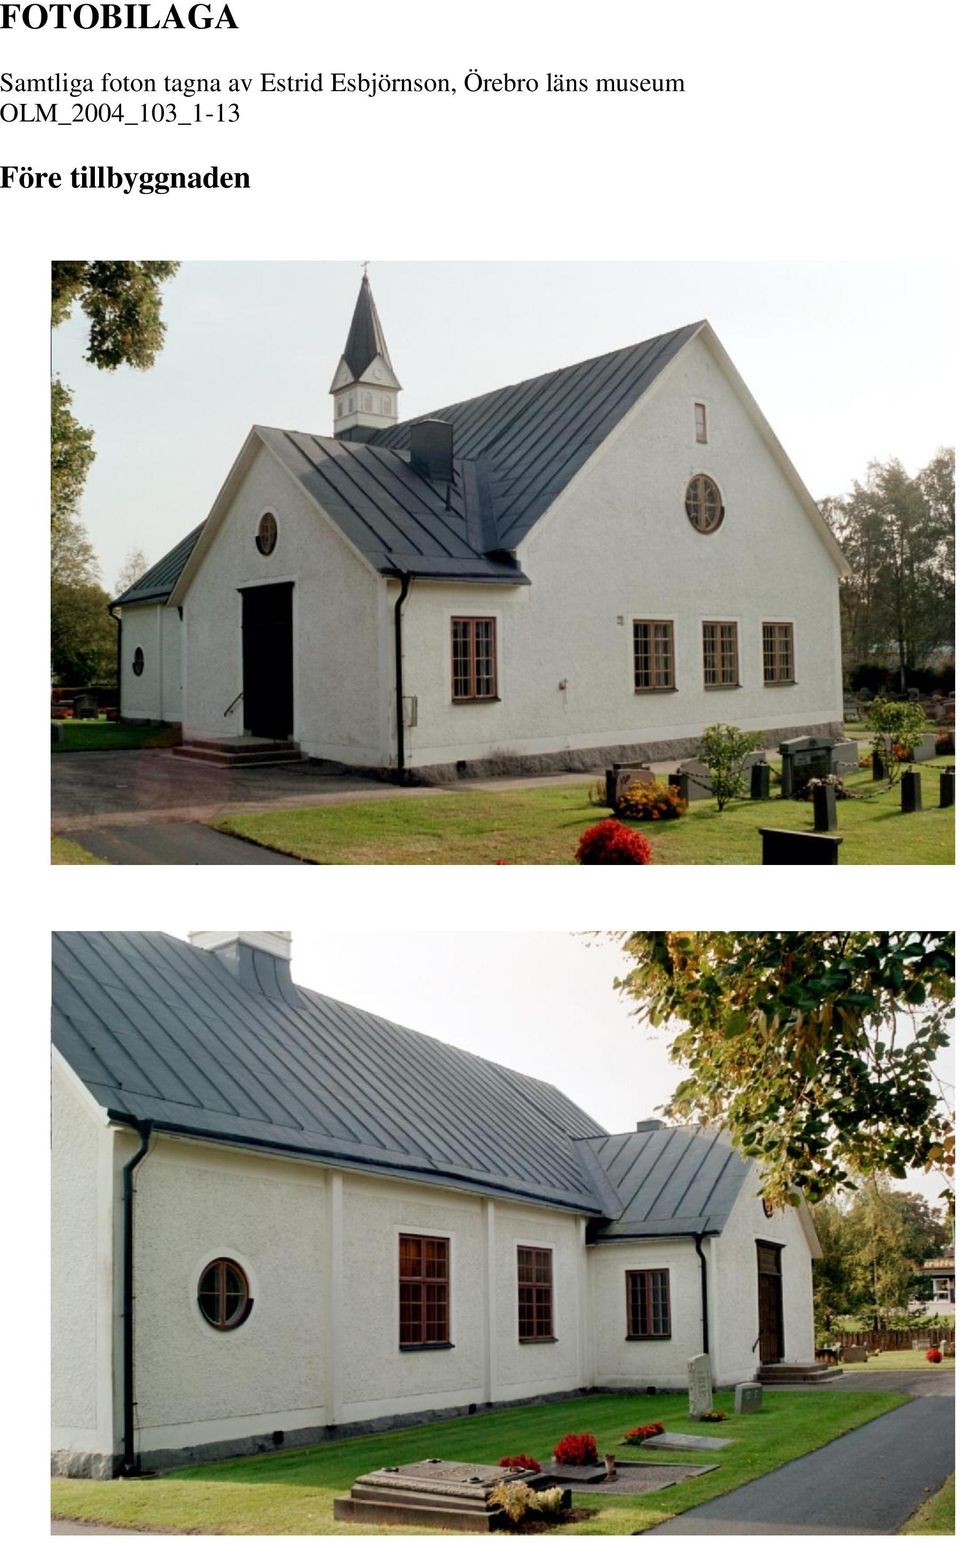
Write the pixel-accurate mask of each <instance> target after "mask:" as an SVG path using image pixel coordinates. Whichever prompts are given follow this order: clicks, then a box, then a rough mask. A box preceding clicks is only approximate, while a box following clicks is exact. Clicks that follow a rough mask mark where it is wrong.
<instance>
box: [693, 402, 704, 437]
mask: <svg viewBox="0 0 960 1544" xmlns="http://www.w3.org/2000/svg"><path fill="white" fill-rule="evenodd" d="M693 433H694V438H695V440H696V442H697V444H698V445H706V443H707V404H706V403H705V402H695V403H694V404H693Z"/></svg>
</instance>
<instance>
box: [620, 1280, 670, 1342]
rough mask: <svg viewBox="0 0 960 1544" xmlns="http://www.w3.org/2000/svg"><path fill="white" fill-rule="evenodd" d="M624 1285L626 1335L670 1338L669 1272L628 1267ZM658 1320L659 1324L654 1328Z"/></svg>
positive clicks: (650, 1338)
mask: <svg viewBox="0 0 960 1544" xmlns="http://www.w3.org/2000/svg"><path fill="white" fill-rule="evenodd" d="M626 1289H627V1339H628V1340H669V1339H670V1336H671V1333H672V1323H671V1313H670V1272H669V1271H668V1270H662V1269H657V1270H642V1271H627V1272H626ZM658 1289H659V1295H658ZM658 1309H659V1312H658ZM658 1322H659V1325H660V1327H659V1328H655V1326H656V1325H657V1323H658ZM644 1325H646V1328H644Z"/></svg>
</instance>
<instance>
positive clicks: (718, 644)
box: [700, 619, 740, 692]
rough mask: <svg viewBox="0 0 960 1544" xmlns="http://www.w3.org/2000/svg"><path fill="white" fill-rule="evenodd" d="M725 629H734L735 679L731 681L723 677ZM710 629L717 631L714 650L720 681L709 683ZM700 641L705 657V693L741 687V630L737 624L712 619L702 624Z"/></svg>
mask: <svg viewBox="0 0 960 1544" xmlns="http://www.w3.org/2000/svg"><path fill="white" fill-rule="evenodd" d="M725 627H730V628H732V629H733V679H732V680H729V681H728V680H725V679H724V675H723V660H724V654H723V629H724V628H725ZM708 628H710V629H714V630H715V635H714V643H713V648H714V659H715V661H716V664H715V667H714V668H715V670H716V671H717V675H718V679H717V680H715V681H708V680H707V629H708ZM700 641H701V654H702V657H703V689H704V691H707V692H722V691H730V690H732V688H733V687H735V686H739V685H740V628H739V626H738V624H737V623H736V622H732V621H720V620H713V619H711V620H710V621H707V622H702V623H701V624H700Z"/></svg>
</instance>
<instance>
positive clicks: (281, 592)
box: [240, 583, 293, 740]
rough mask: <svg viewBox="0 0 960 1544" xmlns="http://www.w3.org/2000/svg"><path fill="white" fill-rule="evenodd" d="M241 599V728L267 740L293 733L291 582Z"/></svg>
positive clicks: (266, 587) (256, 587) (266, 586)
mask: <svg viewBox="0 0 960 1544" xmlns="http://www.w3.org/2000/svg"><path fill="white" fill-rule="evenodd" d="M240 594H241V596H242V598H243V727H244V730H245V732H246V733H247V734H250V735H256V736H257V737H258V738H260V739H264V740H289V738H290V736H291V735H292V734H293V584H292V583H291V584H262V585H254V587H253V588H252V589H249V590H241V591H240Z"/></svg>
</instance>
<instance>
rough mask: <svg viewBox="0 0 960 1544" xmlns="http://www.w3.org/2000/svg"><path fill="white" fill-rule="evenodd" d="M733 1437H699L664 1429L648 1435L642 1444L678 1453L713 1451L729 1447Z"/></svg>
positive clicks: (734, 1439)
mask: <svg viewBox="0 0 960 1544" xmlns="http://www.w3.org/2000/svg"><path fill="white" fill-rule="evenodd" d="M736 1440H737V1439H736V1438H735V1437H700V1436H696V1435H695V1434H693V1433H687V1432H685V1431H664V1432H661V1433H660V1435H659V1436H658V1437H648V1438H647V1440H646V1442H645V1443H644V1444H643V1446H644V1447H645V1448H671V1449H675V1450H676V1451H677V1452H678V1453H683V1452H686V1451H688V1450H689V1451H693V1452H704V1453H709V1452H715V1451H716V1450H717V1449H718V1448H726V1447H730V1445H731V1443H733V1442H735V1441H736Z"/></svg>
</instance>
